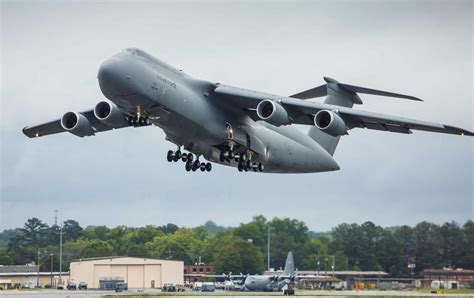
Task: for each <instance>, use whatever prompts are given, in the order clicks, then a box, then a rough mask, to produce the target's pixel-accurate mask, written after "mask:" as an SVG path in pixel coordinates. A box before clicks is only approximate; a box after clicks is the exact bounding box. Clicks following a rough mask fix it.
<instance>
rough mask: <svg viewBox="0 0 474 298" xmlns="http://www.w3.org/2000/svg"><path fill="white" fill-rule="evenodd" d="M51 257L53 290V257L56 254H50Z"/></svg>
mask: <svg viewBox="0 0 474 298" xmlns="http://www.w3.org/2000/svg"><path fill="white" fill-rule="evenodd" d="M49 255H50V256H51V288H53V256H54V254H52V253H51V254H49Z"/></svg>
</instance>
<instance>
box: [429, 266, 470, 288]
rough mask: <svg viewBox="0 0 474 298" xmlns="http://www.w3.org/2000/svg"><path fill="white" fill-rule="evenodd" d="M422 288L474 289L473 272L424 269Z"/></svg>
mask: <svg viewBox="0 0 474 298" xmlns="http://www.w3.org/2000/svg"><path fill="white" fill-rule="evenodd" d="M423 286H424V287H425V288H438V289H458V288H464V289H474V270H467V269H425V270H424V271H423Z"/></svg>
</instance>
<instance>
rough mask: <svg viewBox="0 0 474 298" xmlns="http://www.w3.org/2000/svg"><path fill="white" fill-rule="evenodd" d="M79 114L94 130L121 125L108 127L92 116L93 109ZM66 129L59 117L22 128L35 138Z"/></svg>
mask: <svg viewBox="0 0 474 298" xmlns="http://www.w3.org/2000/svg"><path fill="white" fill-rule="evenodd" d="M79 114H82V115H83V116H85V117H86V118H87V120H89V122H90V124H91V126H92V129H93V131H94V133H95V132H102V131H108V130H112V129H114V128H121V127H125V126H121V127H110V126H108V125H106V124H104V123H102V122H101V121H100V120H99V119H97V118H96V117H95V116H94V110H93V109H90V110H87V111H84V112H80V113H79ZM65 131H66V130H65V129H64V128H63V127H62V126H61V119H57V120H53V121H50V122H46V123H42V124H39V125H34V126H27V127H25V128H23V133H24V134H25V135H26V136H27V137H29V138H36V137H41V136H46V135H52V134H56V133H61V132H65Z"/></svg>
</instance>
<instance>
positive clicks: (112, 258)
mask: <svg viewBox="0 0 474 298" xmlns="http://www.w3.org/2000/svg"><path fill="white" fill-rule="evenodd" d="M114 259H136V260H153V261H166V262H183V261H180V260H164V259H153V258H137V257H126V256H107V257H94V258H84V259H75V260H72V261H71V263H72V262H87V261H102V260H114Z"/></svg>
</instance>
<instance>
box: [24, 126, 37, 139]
mask: <svg viewBox="0 0 474 298" xmlns="http://www.w3.org/2000/svg"><path fill="white" fill-rule="evenodd" d="M29 128H30V127H29V126H25V127H23V129H22V130H21V131H22V132H23V134H24V135H25V136H27V137H28V138H36V137H39V134H38V133H36V134H35V135H32V134H31V133H28V129H29Z"/></svg>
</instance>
